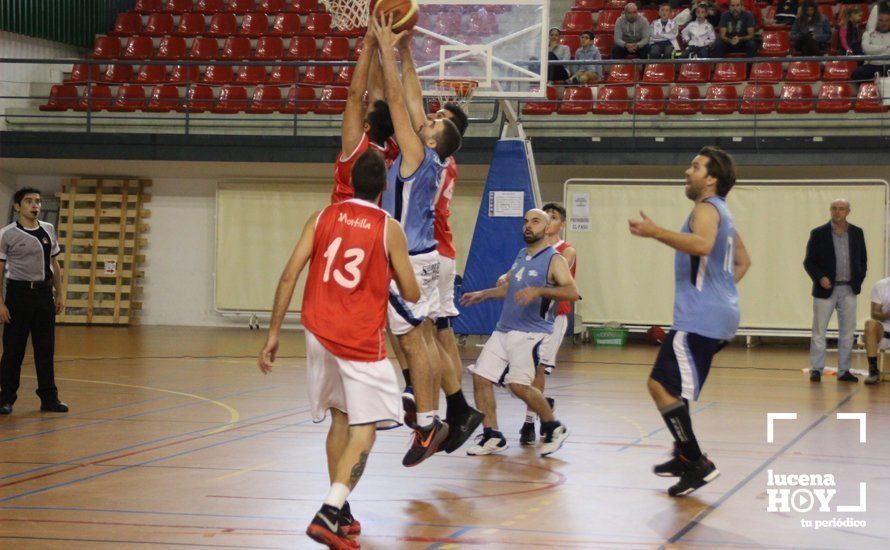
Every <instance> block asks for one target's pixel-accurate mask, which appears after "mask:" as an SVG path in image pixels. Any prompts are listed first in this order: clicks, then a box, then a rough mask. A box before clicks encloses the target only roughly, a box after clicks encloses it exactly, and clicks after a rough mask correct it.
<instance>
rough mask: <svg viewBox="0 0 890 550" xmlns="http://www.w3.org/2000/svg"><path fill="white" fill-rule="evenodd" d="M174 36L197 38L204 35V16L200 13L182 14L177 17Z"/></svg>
mask: <svg viewBox="0 0 890 550" xmlns="http://www.w3.org/2000/svg"><path fill="white" fill-rule="evenodd" d="M174 33H175V34H177V35H179V36H198V35H200V34H204V15H203V14H200V13H183V14H182V15H180V16H179V26H178V27H176V31H174Z"/></svg>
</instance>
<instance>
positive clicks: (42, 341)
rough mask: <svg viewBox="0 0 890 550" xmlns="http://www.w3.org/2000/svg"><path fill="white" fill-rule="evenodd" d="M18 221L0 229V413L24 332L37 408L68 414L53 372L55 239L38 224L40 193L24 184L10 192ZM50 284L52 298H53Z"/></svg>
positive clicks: (57, 276)
mask: <svg viewBox="0 0 890 550" xmlns="http://www.w3.org/2000/svg"><path fill="white" fill-rule="evenodd" d="M13 202H14V206H15V211H16V212H17V213H18V221H16V222H15V223H11V224H9V225H7V226H6V227H4V228H3V229H0V271H2V270H3V269H4V268H5V270H6V274H7V279H6V298H5V300H4V298H3V293H2V288H0V321H3V323H4V325H5V326H4V327H3V357H2V358H0V414H10V413H11V412H12V405H13V403H15V400H16V393H17V392H18V389H19V378H20V375H21V371H22V360H23V359H24V358H25V347H26V346H27V344H28V335H31V344H32V345H33V346H34V364H35V366H36V367H37V395H38V397H40V410H41V411H46V412H59V413H63V412H68V405H66V404H64V403H62V402H61V401H59V392H58V390H57V389H56V382H55V375H54V374H53V351H54V349H55V328H56V313H60V312H61V311H62V308H63V307H64V304H63V302H62V268H61V267H59V261H58V260H57V259H56V256H58V255H59V252H60V249H59V243H58V241H57V240H56V232H55V230H54V229H53V226H52V224H50V223H46V222H42V221H40V220H39V219H38V216H40V206H41V203H40V191H38V190H37V189H33V188H30V187H25V188H22V189H19V190H18V191H16V193H15V195H13ZM53 288H55V297H54V296H53Z"/></svg>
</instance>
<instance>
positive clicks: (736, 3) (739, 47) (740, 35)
mask: <svg viewBox="0 0 890 550" xmlns="http://www.w3.org/2000/svg"><path fill="white" fill-rule="evenodd" d="M755 27H756V23H755V22H754V16H753V15H752V14H751V12H749V11H745V10H744V9H742V0H731V1H730V3H729V11H727V12H724V13H723V15H721V16H720V25H719V31H720V38H719V39H718V40H717V44H716V45H715V46H714V55H715V56H716V57H726V54H728V53H736V52H741V53H744V54H745V57H754V56H755V55H756V54H757V47H758V44H757V40H756V39H755V38H754V33H755V32H756V30H757V29H756V28H755Z"/></svg>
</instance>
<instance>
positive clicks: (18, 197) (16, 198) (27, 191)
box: [12, 187, 40, 205]
mask: <svg viewBox="0 0 890 550" xmlns="http://www.w3.org/2000/svg"><path fill="white" fill-rule="evenodd" d="M34 193H36V194H38V195H39V194H40V189H34V188H33V187H22V188H21V189H19V190H18V191H16V192H15V195H13V196H12V202H13V203H15V204H18V205H21V204H22V199H24V198H25V195H31V194H34Z"/></svg>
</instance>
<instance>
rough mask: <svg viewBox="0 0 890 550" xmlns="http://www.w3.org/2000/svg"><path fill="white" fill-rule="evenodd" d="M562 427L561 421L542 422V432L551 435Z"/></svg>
mask: <svg viewBox="0 0 890 550" xmlns="http://www.w3.org/2000/svg"><path fill="white" fill-rule="evenodd" d="M559 426H560V423H559V420H551V421H550V422H543V421H542V422H541V431H542V432H544V433H545V434H546V433H550V432H552V431H553V430H555V429H556V428H558V427H559Z"/></svg>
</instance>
